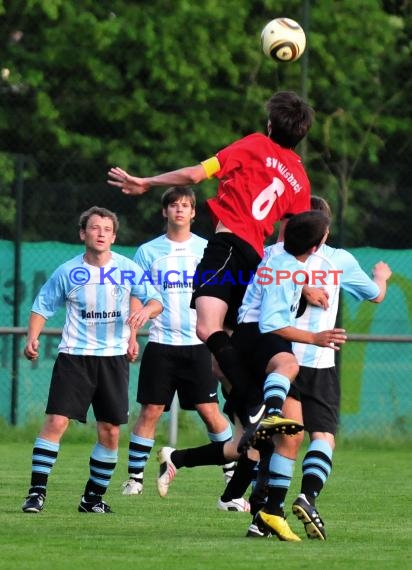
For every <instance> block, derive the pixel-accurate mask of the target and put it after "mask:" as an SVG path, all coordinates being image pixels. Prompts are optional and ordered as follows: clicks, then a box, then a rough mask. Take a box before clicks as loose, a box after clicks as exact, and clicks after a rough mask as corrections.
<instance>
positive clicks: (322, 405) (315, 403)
mask: <svg viewBox="0 0 412 570" xmlns="http://www.w3.org/2000/svg"><path fill="white" fill-rule="evenodd" d="M288 396H290V397H292V398H294V399H295V400H298V401H300V402H301V404H302V413H303V424H304V426H305V430H306V431H307V432H309V433H313V432H315V431H321V432H329V433H332V434H333V435H335V434H336V432H337V429H338V423H339V406H340V384H339V379H338V375H337V374H336V369H335V367H332V368H308V367H306V366H301V367H300V369H299V374H298V375H297V376H296V379H295V381H294V382H293V383H292V384H291V386H290V390H289V394H288Z"/></svg>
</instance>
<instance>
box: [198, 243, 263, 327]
mask: <svg viewBox="0 0 412 570" xmlns="http://www.w3.org/2000/svg"><path fill="white" fill-rule="evenodd" d="M260 261H261V258H260V257H259V255H258V254H257V252H256V251H255V250H254V249H253V247H252V246H251V245H249V244H248V243H247V242H245V241H244V240H243V239H240V238H239V237H237V236H235V235H234V234H232V233H229V232H219V233H217V234H214V235H213V236H212V237H211V238H210V240H209V241H208V244H207V246H206V249H205V251H204V254H203V257H202V259H201V261H200V263H199V265H198V266H197V268H196V279H195V281H194V291H193V296H192V302H191V305H190V306H191V307H192V309H194V308H195V300H196V299H197V298H198V297H216V298H217V299H222V301H225V302H226V303H227V305H228V311H227V314H226V319H225V324H226V326H228V327H229V328H232V329H233V328H234V326H235V325H236V322H237V314H238V310H239V307H240V305H241V304H242V299H243V296H244V294H245V290H246V287H247V284H248V283H249V282H250V281H251V280H252V279H253V275H254V274H255V272H256V268H257V266H258V265H259V263H260Z"/></svg>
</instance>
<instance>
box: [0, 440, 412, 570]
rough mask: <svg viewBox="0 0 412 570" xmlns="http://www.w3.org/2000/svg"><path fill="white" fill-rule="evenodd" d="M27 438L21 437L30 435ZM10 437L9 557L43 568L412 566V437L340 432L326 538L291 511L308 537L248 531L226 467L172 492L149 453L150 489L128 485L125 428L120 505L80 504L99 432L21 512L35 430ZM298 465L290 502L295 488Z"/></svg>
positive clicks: (4, 479) (181, 477)
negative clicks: (386, 438)
mask: <svg viewBox="0 0 412 570" xmlns="http://www.w3.org/2000/svg"><path fill="white" fill-rule="evenodd" d="M20 439H22V440H20ZM20 439H19V438H16V441H13V442H8V443H7V442H6V441H5V440H4V439H3V441H2V443H1V444H0V453H1V458H2V461H1V467H0V481H1V488H0V497H1V510H0V547H1V557H0V568H5V569H6V568H7V569H17V568H18V569H20V568H21V569H25V570H37V569H45V568H46V569H48V568H55V569H57V570H60V569H70V570H95V569H96V570H97V569H98V570H103V569H110V570H111V569H120V568H122V569H127V568H137V569H143V570H152V569H153V570H163V569H165V570H166V569H168V570H174V569H182V570H197V569H199V570H203V569H213V570H226V569H227V570H229V569H230V570H235V569H236V570H243V569H251V568H268V569H269V568H282V569H285V570H286V569H306V568H307V569H310V568H314V567H316V568H333V569H351V570H352V569H354V570H355V569H356V570H362V569H372V568H374V569H376V568H383V569H392V568H393V569H395V568H396V569H398V568H400V567H404V568H408V567H409V568H410V567H412V516H411V511H412V499H411V495H412V484H411V465H412V463H411V451H412V446H411V445H398V446H396V445H391V446H389V447H388V448H386V447H385V446H384V445H382V444H381V445H379V447H374V446H373V445H371V444H368V445H367V446H366V447H364V448H361V447H359V446H349V445H347V444H346V443H345V444H342V445H341V446H340V448H339V449H338V450H337V452H336V454H335V463H334V470H333V474H332V476H331V478H330V481H329V483H328V486H327V489H326V490H325V492H324V495H323V496H322V498H321V499H320V500H319V503H318V504H319V509H320V512H321V515H322V517H323V518H324V520H325V522H326V528H327V531H328V540H327V541H326V542H319V541H309V540H308V539H306V537H305V534H304V531H303V526H302V524H301V523H300V522H299V521H298V520H297V519H296V518H295V517H294V516H293V515H292V514H290V515H289V518H288V520H289V522H290V524H291V526H292V528H293V530H294V531H295V532H297V533H298V534H299V535H300V536H301V538H302V542H301V543H282V542H279V541H277V540H275V539H271V540H259V539H257V540H256V539H247V538H245V532H246V529H247V527H248V525H249V522H250V517H249V515H247V514H244V513H224V512H221V511H218V510H217V508H216V500H217V498H218V496H219V494H220V492H221V490H222V488H223V478H222V474H221V470H220V469H219V468H218V467H204V468H197V469H191V470H189V469H182V470H180V471H179V472H178V475H177V477H176V479H175V481H174V482H173V484H172V486H171V489H170V493H169V496H168V497H167V498H166V499H161V498H160V497H158V495H157V492H156V487H155V476H156V473H157V463H156V461H155V455H154V454H153V457H152V458H151V459H150V461H149V464H148V467H147V472H146V477H145V490H144V494H143V495H142V496H138V497H124V496H122V495H121V493H120V489H121V483H122V481H124V479H125V478H126V472H127V467H126V465H127V440H126V436H125V437H124V441H123V442H122V447H121V455H120V461H119V464H118V467H117V470H116V473H115V476H114V478H113V480H112V484H111V486H110V489H109V491H108V493H107V501H108V502H109V504H110V505H111V507H112V508H113V510H114V511H115V513H114V514H113V515H92V514H80V513H78V512H77V504H78V501H79V498H80V494H81V492H82V489H83V486H84V483H85V481H86V479H87V476H88V465H87V463H88V456H89V453H90V449H91V445H92V443H90V442H88V441H87V442H86V441H83V442H81V441H75V440H72V441H71V440H70V439H69V440H67V441H64V442H63V444H62V447H61V451H60V455H59V459H58V461H57V463H56V465H55V468H54V471H53V474H52V476H51V478H50V482H49V488H48V499H47V503H46V508H45V510H44V511H43V512H42V513H40V514H38V515H28V514H24V513H22V512H21V510H20V508H21V504H22V501H23V499H24V496H25V494H26V492H27V485H28V482H29V471H30V462H31V449H32V439H30V440H29V439H28V438H20ZM299 475H300V467H299V466H298V467H297V469H296V477H295V481H294V483H293V487H292V490H291V493H290V495H289V500H288V504H287V510H288V511H290V504H291V501H292V500H293V498H294V495H295V494H296V491H297V484H298V479H299Z"/></svg>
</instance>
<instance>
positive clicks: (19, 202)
mask: <svg viewBox="0 0 412 570" xmlns="http://www.w3.org/2000/svg"><path fill="white" fill-rule="evenodd" d="M23 171H24V157H23V155H17V157H16V162H15V185H16V225H15V229H16V235H15V238H14V304H13V326H14V327H19V326H20V301H21V243H22V234H23ZM19 353H20V335H18V334H15V335H13V352H12V379H11V399H10V407H11V409H10V421H11V424H12V425H16V424H17V416H18V388H19V356H20V354H19Z"/></svg>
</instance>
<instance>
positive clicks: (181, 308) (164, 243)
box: [134, 234, 207, 346]
mask: <svg viewBox="0 0 412 570" xmlns="http://www.w3.org/2000/svg"><path fill="white" fill-rule="evenodd" d="M206 244H207V241H206V240H205V239H203V238H201V237H199V236H197V235H196V234H191V237H190V239H188V240H186V241H184V242H177V241H172V240H170V239H169V238H168V237H167V236H166V235H162V236H159V237H157V238H155V239H153V240H151V241H149V242H147V243H145V244H143V245H142V246H140V247H139V248H138V250H137V252H136V254H135V256H134V259H135V261H136V262H137V263H138V264H139V265H140V266H141V267H142V268H143V269H144V270H145V271H146V272H147V274H148V275H150V276H151V279H152V283H153V284H154V286H155V287H156V289H157V290H158V292H159V293H160V294H161V296H162V302H163V306H164V309H163V312H162V313H161V314H160V315H159V316H157V317H156V318H155V319H153V320H152V321H151V322H150V329H149V340H151V341H153V342H158V343H160V344H169V345H178V346H183V345H185V346H188V345H195V344H202V343H201V341H200V340H199V338H198V336H197V335H196V311H195V310H194V309H191V308H190V301H191V298H192V293H193V276H194V274H195V271H196V267H197V265H198V263H199V261H200V260H201V258H202V257H203V251H204V249H205V247H206Z"/></svg>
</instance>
